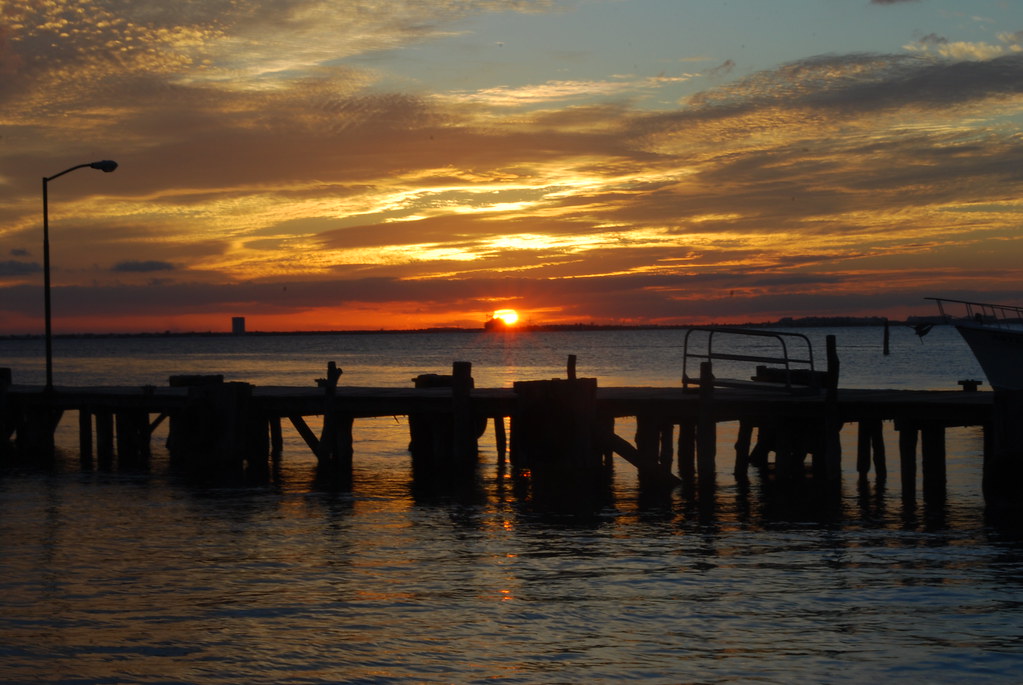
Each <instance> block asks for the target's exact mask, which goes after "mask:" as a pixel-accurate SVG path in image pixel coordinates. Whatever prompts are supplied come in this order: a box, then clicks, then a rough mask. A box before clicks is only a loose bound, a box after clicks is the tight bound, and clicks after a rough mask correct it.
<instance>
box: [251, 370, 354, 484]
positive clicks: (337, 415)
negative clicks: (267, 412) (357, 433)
mask: <svg viewBox="0 0 1023 685" xmlns="http://www.w3.org/2000/svg"><path fill="white" fill-rule="evenodd" d="M342 373H344V372H343V371H342V370H341V368H340V367H338V365H337V364H336V363H334V362H328V363H327V377H326V378H321V379H319V380H318V381H317V383H318V384H319V385H320V387H322V388H323V393H324V403H323V429H322V430H321V431H320V439H319V441H318V442H317V444H316V449H315V450H314V451H315V453H316V459H317V461H318V463H319V468H320V470H321V471H323V472H324V473H322V474H321V475H323V476H329V477H330V478H331V479H332V480H334V481H335V482H336V483H337V484H350V483H351V478H352V457H353V454H354V440H353V437H352V428H353V425H354V423H355V418H354V417H353V416H352V415H351V414H345V413H343V412H340V411H338V410H337V408H336V397H337V383H338V380H340V378H341V374H342ZM271 442H272V441H271Z"/></svg>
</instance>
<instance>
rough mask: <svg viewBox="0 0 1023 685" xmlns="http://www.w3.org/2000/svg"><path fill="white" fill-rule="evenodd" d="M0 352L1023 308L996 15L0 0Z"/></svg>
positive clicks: (877, 8) (1016, 40)
mask: <svg viewBox="0 0 1023 685" xmlns="http://www.w3.org/2000/svg"><path fill="white" fill-rule="evenodd" d="M0 101H2V106H0V193H2V195H0V196H2V198H3V199H2V202H0V251H2V253H0V334H6V333H19V334H20V333H38V332H41V330H42V309H43V307H42V299H43V295H42V283H43V274H42V201H41V179H42V178H43V177H45V176H52V175H54V174H57V173H59V172H61V171H63V170H64V169H67V168H69V167H71V166H74V165H76V164H80V163H86V162H92V161H96V160H103V159H112V160H116V161H117V162H118V163H119V164H120V167H119V168H118V169H117V171H115V172H113V173H110V174H107V173H102V172H100V171H96V170H92V169H88V168H86V169H80V170H77V171H75V172H73V173H71V174H68V175H66V176H62V177H60V178H59V179H55V180H54V181H52V182H51V183H50V184H49V206H50V237H51V243H52V252H51V258H52V263H53V269H52V277H53V312H54V331H55V332H56V333H63V332H107V331H128V332H136V331H138V332H142V331H164V330H171V331H193V330H201V331H206V330H214V331H226V330H229V329H230V318H231V317H232V316H245V317H246V318H247V322H248V328H249V329H250V330H328V329H380V328H392V329H393V328H397V329H406V328H425V327H433V326H469V327H480V326H482V325H483V322H484V321H485V320H486V319H487V318H488V317H489V315H490V313H491V312H493V311H494V310H496V309H502V308H513V309H516V310H518V312H519V314H520V316H521V320H522V322H525V323H534V324H540V323H590V322H593V323H601V324H622V323H624V324H642V323H657V324H675V323H706V322H711V321H717V322H726V321H731V322H743V321H764V320H769V319H775V318H779V317H784V316H792V317H800V316H816V315H821V316H829V315H886V316H890V317H903V316H905V315H907V314H925V313H926V314H929V313H932V307H931V306H930V305H929V304H928V303H927V302H924V301H923V299H922V298H923V297H925V296H945V297H955V298H960V299H979V300H984V301H989V300H990V301H1001V302H1006V303H1015V304H1020V303H1021V302H1020V299H1021V297H1020V296H1021V294H1023V239H1021V230H1020V224H1021V216H1023V215H1021V202H1020V199H1019V197H1020V190H1021V187H1023V186H1021V184H1020V180H1021V179H1023V126H1021V124H1023V2H1019V1H1018V0H970V2H963V1H962V0H904V1H899V0H884V1H882V0H873V1H872V0H770V1H769V2H768V1H765V0H716V1H711V0H699V1H697V0H4V1H3V3H2V15H0Z"/></svg>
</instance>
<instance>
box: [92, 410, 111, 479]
mask: <svg viewBox="0 0 1023 685" xmlns="http://www.w3.org/2000/svg"><path fill="white" fill-rule="evenodd" d="M95 416H96V461H97V465H98V466H99V468H100V469H101V470H104V471H109V470H111V469H112V468H114V413H113V412H112V411H110V410H109V409H106V408H103V409H97V410H96V412H95Z"/></svg>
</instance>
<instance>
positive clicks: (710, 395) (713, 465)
mask: <svg viewBox="0 0 1023 685" xmlns="http://www.w3.org/2000/svg"><path fill="white" fill-rule="evenodd" d="M696 470H697V476H698V478H699V481H700V484H701V485H708V484H711V483H713V482H714V479H715V477H716V474H717V418H716V417H715V416H714V373H713V372H712V370H711V363H710V362H701V363H700V406H699V410H698V417H697V421H696Z"/></svg>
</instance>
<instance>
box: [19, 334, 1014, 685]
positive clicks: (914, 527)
mask: <svg viewBox="0 0 1023 685" xmlns="http://www.w3.org/2000/svg"><path fill="white" fill-rule="evenodd" d="M828 332H834V331H828ZM824 333H825V332H824V331H819V332H816V333H814V336H815V337H816V336H817V335H818V334H819V335H823V334H824ZM895 333H896V335H894V336H893V354H892V355H890V356H889V357H887V358H886V357H883V356H882V355H881V354H880V332H879V331H878V330H877V329H868V330H856V329H849V330H842V331H838V335H839V341H840V353H841V354H842V358H843V367H842V368H843V377H844V379H845V380H844V382H845V384H846V385H860V386H861V387H863V386H871V385H885V386H889V387H914V386H915V387H948V388H955V387H956V386H955V381H956V380H957V379H959V378H965V377H977V378H982V376H981V375H979V373H980V372H979V370H977V369H976V367H975V366H971V364H972V363H973V362H972V359H971V358H970V357H969V355H968V354H965V353H964V350H963V349H962V348H961V346H960V343H959V341H958V339H957V338H955V335H954V332H952V331H945V330H941V329H936V332H935V333H933V334H932V335H934V336H935V337H933V338H932V337H930V336H928V338H927V339H925V341H924V343H923V344H921V343H920V342H919V341H918V340H917V339H916V338H915V336H912V335H911V334H909V333H908V332H907V331H904V330H899V331H895ZM527 341H528V344H527ZM843 341H845V342H844V343H843ZM58 343H59V344H58V346H57V347H56V354H57V356H56V359H57V360H58V361H57V363H56V364H55V370H56V373H57V379H58V381H57V382H58V384H60V383H80V384H87V383H95V382H103V381H104V380H108V382H118V383H122V382H123V383H128V382H131V383H147V382H161V381H162V379H163V378H164V377H165V376H166V375H169V374H170V373H181V372H224V373H225V374H227V375H228V376H229V377H233V378H235V379H238V380H253V381H255V382H261V383H269V382H288V383H311V381H312V378H315V377H317V376H319V375H323V368H324V365H325V362H326V360H328V359H335V360H336V361H338V363H339V364H341V365H342V366H343V367H344V368H345V376H344V377H343V382H345V383H348V384H350V385H360V384H365V385H370V384H382V385H403V384H407V383H408V382H409V379H410V378H411V377H412V376H413V375H416V374H418V373H422V372H443V371H445V370H446V368H448V367H449V366H450V363H451V362H452V361H454V360H469V361H473V363H474V375H475V376H476V379H477V384H478V385H506V384H509V383H510V382H511V381H512V380H519V379H528V378H546V377H551V376H557V375H563V366H564V356H565V354H568V353H573V354H578V355H579V370H580V374H581V375H593V376H596V377H597V378H598V379H599V382H600V383H601V384H602V385H613V384H619V383H625V382H630V384H636V385H666V384H674V383H677V378H678V377H679V375H680V373H679V370H678V368H679V366H678V364H679V362H678V357H677V352H678V334H677V332H664V331H652V332H644V333H642V334H637V333H635V332H633V333H632V334H631V335H627V334H624V333H571V334H567V333H566V334H535V335H533V336H529V337H525V336H523V337H519V338H518V339H517V340H516V341H509V340H507V339H502V338H501V337H494V336H491V337H484V336H474V335H471V334H448V335H438V336H432V335H428V336H350V337H341V338H333V337H309V338H302V337H298V336H289V337H285V338H255V337H253V338H246V339H243V340H238V339H225V338H197V339H194V340H192V341H191V344H190V347H189V350H188V351H185V350H182V348H181V340H180V339H148V340H124V339H117V340H112V341H111V340H106V341H101V340H90V341H67V340H59V341H58ZM815 344H817V341H816V340H815ZM36 347H39V343H38V341H34V342H33V341H0V366H11V367H13V368H14V375H15V380H16V381H19V380H20V381H22V382H32V381H33V380H35V379H38V378H40V377H41V364H40V360H39V359H38V351H37V350H35V348H36ZM672 355H676V356H674V357H672V358H669V357H671V356H672ZM878 378H880V379H885V380H888V381H889V382H885V383H878V382H876V379H878ZM65 423H67V424H69V425H68V426H67V427H66V428H65V429H63V432H62V433H61V440H62V444H64V458H63V460H62V461H61V464H60V465H59V466H58V468H56V469H54V470H52V471H46V472H43V471H38V470H33V469H25V468H20V469H7V470H5V471H2V472H0V473H2V475H0V682H10V683H17V682H26V683H27V682H68V683H219V682H223V683H241V682H245V683H333V682H339V683H389V682H403V683H404V682H427V683H475V682H481V683H482V682H518V683H559V682H564V683H584V682H585V683H592V682H620V681H628V680H632V681H642V682H651V683H676V682H743V683H745V682H764V683H789V682H798V681H803V682H837V683H842V682H849V683H858V682H869V681H874V680H878V679H882V678H883V679H885V680H888V681H893V680H894V681H900V682H913V683H917V682H939V683H946V682H947V683H952V682H956V683H959V682H999V683H1000V682H1018V681H1019V679H1020V676H1019V673H1021V672H1023V638H1021V636H1023V599H1021V598H1023V594H1021V592H1020V591H1021V584H1023V537H1021V536H1020V535H1018V533H1017V530H1016V529H1015V528H1013V527H1012V526H1011V525H1008V524H1004V523H1002V522H999V521H994V520H990V519H988V518H986V517H985V515H984V507H983V500H982V498H981V495H980V468H981V463H980V450H981V434H980V432H979V431H978V430H976V429H954V430H950V431H949V447H948V453H949V485H948V494H947V496H946V497H945V498H943V499H938V500H934V499H930V498H928V499H925V498H923V497H922V495H921V494H920V493H918V494H917V496H914V497H910V498H903V496H902V493H901V487H900V483H899V480H898V469H897V468H890V469H889V471H890V472H891V475H890V477H889V481H888V483H887V486H885V487H882V486H878V485H877V484H875V483H874V482H869V483H866V484H862V485H861V484H859V483H857V480H856V475H855V472H854V465H853V464H852V463H851V462H852V461H853V458H852V457H853V455H854V454H855V445H854V442H853V440H854V438H855V435H852V436H850V435H843V438H844V440H845V441H846V445H845V455H846V457H845V472H844V475H843V481H842V483H841V485H840V486H839V487H838V488H834V489H830V488H827V489H822V488H820V487H814V486H813V485H812V484H810V483H804V484H794V485H790V486H786V487H780V486H778V485H776V484H773V483H770V482H761V481H760V480H759V479H758V477H756V476H754V477H753V478H752V480H751V483H750V484H749V485H748V486H740V485H737V484H736V483H735V482H734V479H732V478H731V476H730V475H729V474H730V472H731V467H732V464H731V461H730V458H729V454H728V452H729V450H728V449H727V447H728V445H729V444H730V440H731V439H732V434H731V432H730V431H731V430H732V429H731V428H730V427H729V426H722V429H721V443H720V444H721V447H720V449H719V453H720V457H719V463H718V479H717V480H718V486H717V488H716V489H715V490H714V491H713V492H699V493H686V492H682V491H675V492H671V493H667V494H657V493H645V492H641V491H640V490H639V489H638V486H637V484H636V480H635V477H634V473H633V470H632V469H631V467H629V466H628V465H627V464H625V463H624V462H618V463H617V464H616V473H615V479H614V483H613V486H612V488H611V489H610V491H608V492H599V493H585V494H579V495H576V496H569V495H568V494H561V495H557V496H553V497H536V496H527V495H525V494H523V492H522V491H521V490H520V489H519V488H518V487H517V485H516V482H515V480H514V479H512V478H511V477H510V474H508V473H507V472H505V471H503V470H502V469H501V468H499V466H498V464H497V460H496V455H495V453H494V446H493V440H492V438H491V436H490V435H489V434H488V435H486V436H484V438H483V439H482V441H481V449H482V455H481V467H480V470H479V477H478V479H477V481H476V482H475V483H472V484H469V485H467V486H465V487H463V488H461V489H457V490H437V489H432V488H430V487H427V486H425V485H424V484H421V483H415V482H414V481H413V480H412V477H411V472H410V466H409V463H408V462H409V460H408V456H407V453H406V452H405V443H406V442H407V427H406V425H405V423H404V419H403V418H401V417H398V418H397V419H394V418H387V419H372V420H369V419H367V420H360V421H358V422H357V423H356V434H355V437H356V446H355V450H356V473H355V482H354V486H353V488H352V491H351V492H333V491H329V490H323V489H321V488H319V487H317V486H316V484H315V482H314V476H315V473H314V471H315V468H314V467H315V460H314V459H313V458H312V457H311V456H310V455H309V454H307V452H308V450H307V449H306V448H304V446H303V445H302V444H301V442H300V440H299V439H298V438H297V436H293V435H289V436H288V440H287V443H286V446H285V455H284V460H283V463H282V466H281V469H280V471H279V472H278V473H276V474H275V478H274V481H273V483H271V484H270V485H267V486H259V487H248V488H216V487H208V486H203V485H197V484H194V483H191V482H188V481H187V480H185V479H183V478H181V477H179V476H177V475H175V474H173V473H172V472H171V471H170V470H169V469H168V468H167V464H166V455H165V454H164V453H163V451H162V449H160V448H159V446H158V447H157V449H156V454H155V455H154V460H153V463H152V466H151V467H150V468H149V469H148V470H147V471H144V472H132V473H117V472H113V473H104V472H97V471H87V472H82V471H81V470H80V469H79V468H78V466H77V460H76V455H75V453H74V450H73V445H74V442H73V439H74V437H75V436H74V431H73V428H74V426H73V424H74V422H73V421H65ZM848 432H849V431H846V433H848ZM619 433H620V434H622V435H629V426H628V425H620V426H619ZM887 439H888V444H889V452H890V453H894V452H895V448H894V446H895V441H894V438H893V435H892V434H889V435H888V436H887ZM157 445H159V441H157Z"/></svg>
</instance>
